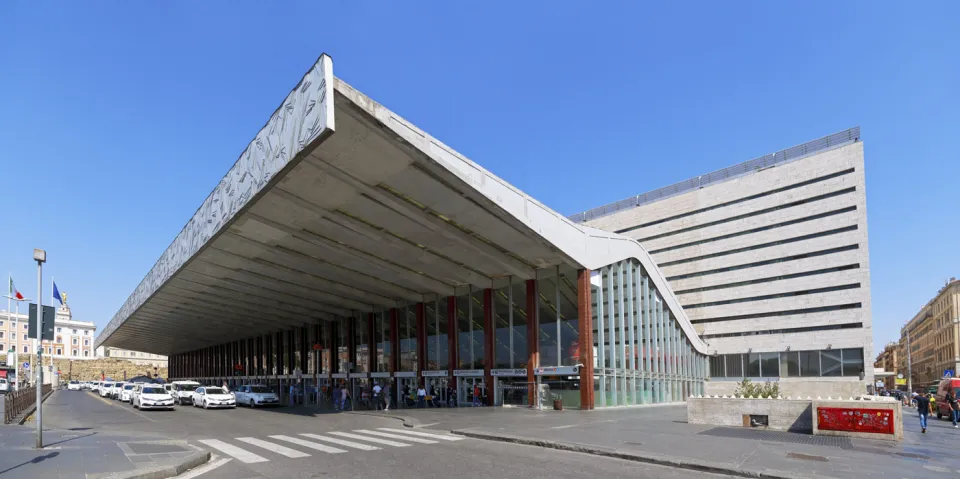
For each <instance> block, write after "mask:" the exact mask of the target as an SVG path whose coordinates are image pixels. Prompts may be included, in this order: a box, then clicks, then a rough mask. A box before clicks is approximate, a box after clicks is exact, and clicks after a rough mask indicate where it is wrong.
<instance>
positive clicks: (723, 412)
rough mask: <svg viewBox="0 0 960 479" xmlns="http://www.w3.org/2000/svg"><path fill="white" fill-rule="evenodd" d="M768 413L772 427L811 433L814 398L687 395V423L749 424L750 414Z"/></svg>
mask: <svg viewBox="0 0 960 479" xmlns="http://www.w3.org/2000/svg"><path fill="white" fill-rule="evenodd" d="M751 414H754V415H763V416H767V419H768V420H769V428H770V429H777V430H781V431H795V432H812V431H813V412H812V407H811V401H807V400H796V399H794V400H788V399H739V398H688V399H687V422H688V423H690V424H713V425H716V426H749V425H750V423H749V422H745V420H744V416H745V415H746V416H748V417H747V418H746V420H747V421H749V415H751Z"/></svg>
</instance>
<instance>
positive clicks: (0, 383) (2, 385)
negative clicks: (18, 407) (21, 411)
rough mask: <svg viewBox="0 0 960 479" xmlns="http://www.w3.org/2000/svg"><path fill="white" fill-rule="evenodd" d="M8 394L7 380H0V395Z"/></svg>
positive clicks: (8, 385) (8, 384)
mask: <svg viewBox="0 0 960 479" xmlns="http://www.w3.org/2000/svg"><path fill="white" fill-rule="evenodd" d="M8 392H10V383H9V382H7V378H0V393H3V394H6V393H8Z"/></svg>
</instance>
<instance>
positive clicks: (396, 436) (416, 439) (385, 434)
mask: <svg viewBox="0 0 960 479" xmlns="http://www.w3.org/2000/svg"><path fill="white" fill-rule="evenodd" d="M353 432H359V433H362V434H370V435H372V436H381V437H389V438H391V439H403V440H404V441H411V442H418V443H420V444H436V443H437V441H431V440H429V439H421V438H419V437H411V436H401V435H399V434H390V433H389V432H380V431H371V430H369V429H357V430H355V431H353Z"/></svg>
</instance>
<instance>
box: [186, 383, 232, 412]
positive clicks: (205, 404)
mask: <svg viewBox="0 0 960 479" xmlns="http://www.w3.org/2000/svg"><path fill="white" fill-rule="evenodd" d="M193 407H202V408H204V409H210V408H212V407H214V408H216V407H229V408H234V407H237V399H236V397H234V395H233V393H231V392H228V391H227V390H226V389H223V388H222V387H220V386H202V387H199V388H197V390H196V391H194V392H193Z"/></svg>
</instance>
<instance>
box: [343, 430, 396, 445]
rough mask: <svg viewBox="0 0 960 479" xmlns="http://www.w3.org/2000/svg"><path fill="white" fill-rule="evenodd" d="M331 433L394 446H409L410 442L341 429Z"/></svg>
mask: <svg viewBox="0 0 960 479" xmlns="http://www.w3.org/2000/svg"><path fill="white" fill-rule="evenodd" d="M330 434H336V435H337V436H343V437H349V438H351V439H360V440H361V441H367V442H372V443H374V444H386V445H387V446H393V447H407V446H409V444H406V443H402V442H397V441H388V440H386V439H376V438H373V437H366V436H361V435H359V434H350V433H349V432H339V431H330Z"/></svg>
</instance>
